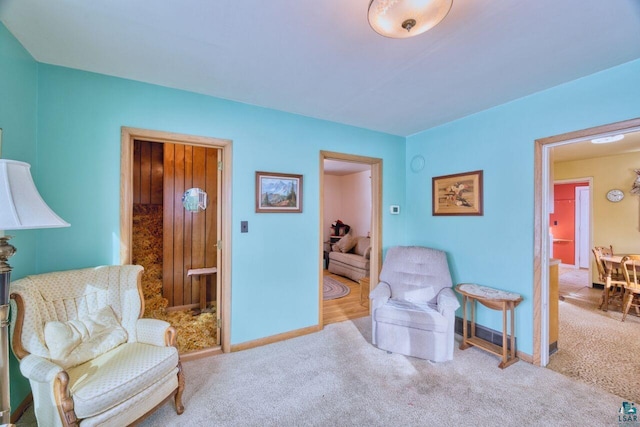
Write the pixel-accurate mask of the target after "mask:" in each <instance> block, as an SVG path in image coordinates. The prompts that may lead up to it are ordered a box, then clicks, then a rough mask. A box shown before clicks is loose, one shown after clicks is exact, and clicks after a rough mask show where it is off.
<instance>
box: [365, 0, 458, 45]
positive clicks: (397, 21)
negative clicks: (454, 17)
mask: <svg viewBox="0 0 640 427" xmlns="http://www.w3.org/2000/svg"><path fill="white" fill-rule="evenodd" d="M452 4H453V0H371V3H370V4H369V25H371V28H373V30H374V31H375V32H376V33H378V34H380V35H383V36H385V37H391V38H396V39H401V38H407V37H413V36H417V35H418V34H422V33H424V32H425V31H427V30H429V29H431V28H433V27H435V26H436V25H438V24H439V23H440V21H442V20H443V19H444V17H445V16H447V14H448V13H449V10H450V9H451V5H452Z"/></svg>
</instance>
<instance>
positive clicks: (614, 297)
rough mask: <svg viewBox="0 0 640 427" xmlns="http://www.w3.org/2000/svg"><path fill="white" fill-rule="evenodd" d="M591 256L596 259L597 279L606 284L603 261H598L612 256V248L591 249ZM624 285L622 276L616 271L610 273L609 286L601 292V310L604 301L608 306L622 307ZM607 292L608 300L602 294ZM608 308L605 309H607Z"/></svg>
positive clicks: (599, 247) (624, 280)
mask: <svg viewBox="0 0 640 427" xmlns="http://www.w3.org/2000/svg"><path fill="white" fill-rule="evenodd" d="M592 252H593V256H594V258H595V259H596V267H597V268H598V278H599V279H600V281H601V282H602V283H606V281H607V271H606V268H605V264H604V261H602V259H600V257H601V256H606V255H613V247H612V246H608V247H607V246H596V247H594V248H593V249H592ZM625 285H626V279H625V278H624V274H622V273H619V271H618V269H617V268H616V269H614V270H612V271H611V286H610V287H609V288H607V287H606V286H605V287H604V289H603V290H602V298H601V299H600V307H599V308H601V309H602V308H603V305H604V302H605V299H606V300H607V301H608V303H609V304H608V305H611V304H614V305H620V306H621V307H622V299H623V297H624V287H625ZM605 292H608V293H609V296H608V298H605V295H604V293H605ZM608 308H609V307H605V309H608Z"/></svg>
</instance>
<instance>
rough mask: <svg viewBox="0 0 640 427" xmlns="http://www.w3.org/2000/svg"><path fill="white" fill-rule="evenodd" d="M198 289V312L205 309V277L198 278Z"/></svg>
mask: <svg viewBox="0 0 640 427" xmlns="http://www.w3.org/2000/svg"><path fill="white" fill-rule="evenodd" d="M198 287H199V288H200V311H205V310H206V308H207V276H199V277H198Z"/></svg>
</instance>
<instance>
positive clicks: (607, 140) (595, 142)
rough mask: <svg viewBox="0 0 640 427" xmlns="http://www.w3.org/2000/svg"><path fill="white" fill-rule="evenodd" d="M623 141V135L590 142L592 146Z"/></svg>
mask: <svg viewBox="0 0 640 427" xmlns="http://www.w3.org/2000/svg"><path fill="white" fill-rule="evenodd" d="M621 139H624V135H613V136H605V137H602V138H595V139H592V140H591V143H592V144H608V143H610V142H616V141H620V140H621Z"/></svg>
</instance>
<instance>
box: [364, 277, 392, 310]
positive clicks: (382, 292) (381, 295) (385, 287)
mask: <svg viewBox="0 0 640 427" xmlns="http://www.w3.org/2000/svg"><path fill="white" fill-rule="evenodd" d="M369 298H370V299H371V310H372V311H373V310H375V309H376V308H378V307H380V306H382V305H384V304H385V303H386V302H387V301H389V298H391V286H389V284H388V283H387V282H380V283H378V286H376V287H375V288H373V290H372V291H371V292H370V293H369Z"/></svg>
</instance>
